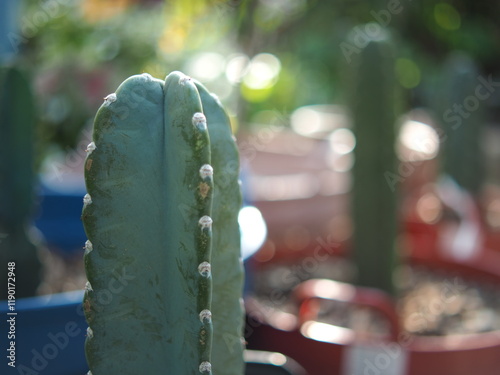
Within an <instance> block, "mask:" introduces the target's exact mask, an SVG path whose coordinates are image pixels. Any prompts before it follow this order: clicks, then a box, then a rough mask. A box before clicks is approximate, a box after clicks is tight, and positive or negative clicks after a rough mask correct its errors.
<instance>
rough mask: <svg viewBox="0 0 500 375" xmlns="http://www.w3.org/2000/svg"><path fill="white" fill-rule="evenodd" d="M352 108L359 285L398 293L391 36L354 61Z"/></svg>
mask: <svg viewBox="0 0 500 375" xmlns="http://www.w3.org/2000/svg"><path fill="white" fill-rule="evenodd" d="M351 65H352V66H351V68H352V69H351V73H352V74H351V76H350V77H351V88H352V92H351V95H350V110H351V112H352V119H353V124H354V133H355V136H356V147H355V150H354V156H355V162H354V167H353V179H354V187H353V195H352V214H353V222H354V249H353V250H354V251H353V256H354V260H355V264H356V266H357V269H358V276H357V282H358V284H359V285H362V286H368V287H375V288H379V289H381V290H384V291H386V292H388V293H391V294H392V293H393V292H394V290H393V281H392V277H393V271H394V267H395V265H396V262H397V259H396V251H395V243H394V241H395V238H396V230H397V213H396V205H397V199H398V197H397V192H395V191H394V188H391V186H390V185H389V184H388V182H387V181H386V178H385V176H386V174H387V172H391V173H392V172H394V171H395V170H397V158H396V154H395V141H396V128H395V126H396V125H395V122H396V113H395V109H396V104H395V101H396V100H397V98H396V95H395V88H396V85H395V77H394V53H393V50H392V47H391V42H390V40H389V35H388V34H385V33H384V35H383V38H378V39H373V40H370V41H369V42H368V43H367V45H366V46H365V47H364V48H363V49H361V51H360V52H359V54H358V55H356V56H354V57H353V61H352V63H351Z"/></svg>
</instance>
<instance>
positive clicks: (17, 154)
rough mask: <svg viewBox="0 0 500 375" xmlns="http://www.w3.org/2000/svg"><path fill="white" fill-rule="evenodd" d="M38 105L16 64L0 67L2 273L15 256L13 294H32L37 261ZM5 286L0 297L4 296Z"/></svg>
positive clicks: (37, 275)
mask: <svg viewBox="0 0 500 375" xmlns="http://www.w3.org/2000/svg"><path fill="white" fill-rule="evenodd" d="M35 125H36V110H35V102H34V97H33V94H32V91H31V87H30V83H29V80H28V78H27V77H26V75H25V74H24V73H23V72H22V71H21V70H19V69H18V68H16V67H12V66H5V67H1V68H0V139H1V140H2V147H0V264H2V265H4V266H2V269H1V270H0V277H1V280H2V282H3V283H6V282H7V263H8V262H15V263H16V266H15V274H16V276H17V280H16V297H17V298H19V297H28V296H33V295H34V294H35V291H36V288H37V287H38V284H39V282H40V269H41V264H40V260H39V259H38V254H37V247H36V246H35V245H34V244H33V242H32V240H31V238H30V237H31V236H30V234H29V227H30V225H31V223H30V220H31V216H32V214H33V205H34V196H35V195H34V182H35V174H34V166H33V156H34V146H33V143H34V130H35ZM6 297H7V287H5V288H2V290H1V292H0V299H6Z"/></svg>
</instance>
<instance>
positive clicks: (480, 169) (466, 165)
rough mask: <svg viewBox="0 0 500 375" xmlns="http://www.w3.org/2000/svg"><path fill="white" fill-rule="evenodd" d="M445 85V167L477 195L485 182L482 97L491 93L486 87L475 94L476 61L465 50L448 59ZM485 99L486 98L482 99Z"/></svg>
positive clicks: (442, 153) (463, 185)
mask: <svg viewBox="0 0 500 375" xmlns="http://www.w3.org/2000/svg"><path fill="white" fill-rule="evenodd" d="M443 76H444V84H443V86H442V90H441V92H440V96H441V100H440V101H439V102H440V104H441V109H440V111H439V112H440V113H442V114H443V115H442V119H441V120H442V121H441V122H442V125H443V130H444V133H445V138H444V140H443V142H442V150H441V151H442V152H441V156H442V158H443V163H442V170H443V172H444V173H446V174H447V175H449V176H450V177H452V178H453V179H454V180H455V181H456V182H457V183H458V184H459V185H460V186H462V187H463V188H464V189H466V190H467V191H469V192H470V193H472V194H478V193H479V190H480V188H481V186H482V183H483V182H484V176H485V170H484V155H483V151H482V148H481V132H482V129H483V121H484V107H485V104H484V103H483V102H481V100H480V99H481V97H482V96H483V95H484V94H486V98H487V97H489V96H490V92H489V91H488V90H487V89H486V88H483V90H484V92H483V91H480V93H481V95H478V94H476V93H477V91H476V88H477V86H478V85H479V84H480V82H479V81H478V79H477V78H478V76H479V71H478V69H477V67H476V65H475V64H474V62H473V60H472V59H471V58H470V57H469V56H467V55H466V54H464V53H462V52H454V53H453V54H451V55H450V56H449V58H448V59H447V61H446V63H445V66H444V71H443ZM482 100H484V98H483V99H482Z"/></svg>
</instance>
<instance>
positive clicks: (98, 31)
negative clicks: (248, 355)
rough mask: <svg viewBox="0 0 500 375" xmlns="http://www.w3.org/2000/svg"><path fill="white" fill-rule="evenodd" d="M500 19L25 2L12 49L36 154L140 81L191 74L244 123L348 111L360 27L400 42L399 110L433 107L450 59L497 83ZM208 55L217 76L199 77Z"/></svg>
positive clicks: (372, 5)
mask: <svg viewBox="0 0 500 375" xmlns="http://www.w3.org/2000/svg"><path fill="white" fill-rule="evenodd" d="M499 11H500V3H497V2H473V1H466V0H450V1H444V0H443V1H438V0H422V1H418V2H415V1H410V0H400V1H396V0H390V1H361V0H339V1H335V2H329V1H320V0H185V1H182V0H165V1H161V0H157V1H154V0H149V1H139V0H135V1H134V0H115V1H109V0H66V1H64V0H48V1H38V0H26V1H25V4H24V10H23V13H22V17H21V35H20V36H19V38H18V44H19V47H20V49H21V51H22V54H23V56H24V59H25V60H26V61H27V62H28V63H29V65H31V67H32V69H33V70H34V72H35V76H36V89H37V91H38V98H39V101H40V103H39V104H40V108H41V112H42V118H41V124H40V132H39V133H40V137H39V138H40V140H41V141H42V145H43V146H42V149H47V146H48V145H54V144H56V145H59V147H60V148H63V149H65V148H67V147H74V146H75V145H76V144H77V139H78V135H79V132H80V131H81V129H82V127H83V126H84V125H85V124H86V123H88V121H89V120H90V117H91V116H92V114H93V113H94V112H95V108H97V107H98V105H99V104H100V102H101V100H102V97H103V96H104V95H106V94H107V93H109V91H110V89H111V88H112V87H116V86H117V84H118V83H119V82H121V81H122V80H123V79H124V78H125V77H128V76H130V75H132V74H136V73H140V72H143V71H148V72H150V73H151V74H152V75H154V76H156V77H159V78H163V76H164V75H165V74H166V73H167V72H169V71H172V70H184V71H186V70H187V73H188V74H189V73H191V74H192V75H193V76H194V77H195V78H197V79H199V80H201V81H203V82H204V83H205V84H206V85H207V86H208V87H209V88H210V89H211V90H212V91H214V92H216V93H217V94H218V95H219V96H220V97H221V100H222V101H223V102H225V103H226V104H227V106H228V107H229V109H230V112H232V113H233V114H238V115H239V116H238V117H239V123H240V125H241V124H247V123H249V122H252V119H253V118H254V117H255V116H256V115H258V113H259V112H260V111H263V110H278V111H279V112H280V113H281V114H282V115H285V116H286V115H287V114H288V113H290V112H291V111H292V110H294V109H295V108H297V107H299V106H302V105H308V104H318V103H332V102H344V101H345V95H344V92H345V82H343V76H344V73H345V72H344V70H343V68H342V65H343V64H345V60H346V56H345V51H343V50H342V48H341V45H342V43H343V42H345V41H346V40H347V35H348V32H349V31H350V30H352V29H353V27H355V26H356V25H361V24H364V23H367V22H372V23H373V25H374V26H373V27H374V28H373V30H376V27H379V28H385V27H387V28H390V29H393V31H394V33H395V35H399V37H398V38H397V55H398V56H397V62H396V66H395V69H396V71H395V74H396V77H397V79H398V81H399V82H400V84H401V85H402V86H403V87H405V88H407V89H408V95H406V96H405V98H406V99H405V100H407V105H406V107H407V108H410V107H415V106H419V105H430V106H433V103H434V102H435V101H436V97H435V94H434V93H435V92H436V90H435V88H436V86H437V85H439V82H440V81H439V75H440V66H441V65H442V63H443V62H444V61H445V59H446V57H447V56H448V55H449V53H450V52H451V51H453V50H462V51H464V52H465V53H467V54H468V55H469V56H471V58H472V59H473V60H475V61H476V63H477V64H478V67H479V71H480V72H481V73H484V74H490V73H493V74H495V73H498V69H499V67H500V64H499V59H500V55H499V53H498V52H497V51H500V38H498V35H499V34H500V24H499V23H498V22H497V20H496V15H497V14H499ZM360 32H361V33H362V32H363V30H360ZM360 35H361V34H360ZM360 38H362V36H360ZM201 53H205V55H201ZM206 53H212V54H213V53H215V54H216V55H210V56H211V58H212V60H210V61H212V62H211V64H212V65H213V64H217V61H218V64H219V65H220V66H222V68H220V69H218V70H217V69H215V70H214V69H212V72H213V74H212V76H210V77H203V76H201V77H200V76H197V74H198V72H199V71H200V69H199V68H196V66H197V64H198V66H200V65H202V66H205V67H206V66H207V61H208V60H207V59H208V58H209V57H210V56H209V55H207V54H206ZM262 53H267V54H271V55H272V56H274V57H276V58H277V60H278V62H279V66H278V67H277V68H276V67H275V68H276V69H275V68H273V69H275V70H274V72H271V73H269V71H270V68H269V66H268V67H267V68H266V66H265V65H266V62H265V61H264V63H262V61H260V62H259V61H257V62H255V61H253V60H252V58H254V57H255V56H257V55H259V54H262ZM214 56H215V57H217V56H218V57H217V59H215V60H214V59H213V57H214ZM220 57H222V59H220ZM261 57H262V56H261ZM264 57H265V56H264ZM238 59H239V60H238ZM254 62H255V64H254ZM238 64H239V65H238ZM186 67H187V68H188V69H186ZM230 67H231V69H232V70H231V71H229V68H230ZM189 68H192V69H189ZM254 68H255V69H254ZM238 69H239V70H238ZM252 69H254V70H253V71H252ZM266 69H267V73H266ZM190 70H191V71H190ZM271 70H272V69H271ZM231 72H232V73H231ZM235 72H236V73H235ZM238 72H239V73H238ZM237 73H238V74H239V76H238V74H237ZM245 73H246V74H245ZM231 74H232V76H231ZM235 74H236V75H235ZM252 74H253V75H254V76H255V75H257V77H259V76H260V77H262V76H266V74H268V76H267V78H268V79H267V80H265V79H264V80H260V81H259V80H258V79H253V80H252V78H251V76H252ZM221 77H226V78H227V79H226V80H221ZM231 77H232V78H231ZM235 77H236V78H235ZM221 82H222V83H221Z"/></svg>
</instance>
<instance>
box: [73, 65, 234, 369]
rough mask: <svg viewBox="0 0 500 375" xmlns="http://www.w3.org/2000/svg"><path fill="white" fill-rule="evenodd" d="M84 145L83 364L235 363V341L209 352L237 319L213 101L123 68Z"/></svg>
mask: <svg viewBox="0 0 500 375" xmlns="http://www.w3.org/2000/svg"><path fill="white" fill-rule="evenodd" d="M207 123H208V128H207ZM211 138H213V140H211ZM88 153H89V155H88V156H87V160H86V164H85V180H86V185H87V191H88V194H87V195H86V196H85V198H84V209H83V213H82V219H83V222H84V226H85V230H86V233H87V236H88V239H89V241H88V242H87V243H86V254H85V267H86V272H87V277H88V280H89V283H88V285H87V290H86V293H85V297H84V311H85V314H86V318H87V321H88V324H89V332H88V335H87V341H86V355H87V361H88V363H89V367H90V370H91V371H92V374H93V375H100V374H106V375H112V374H139V373H148V374H155V373H169V374H179V375H181V374H186V375H187V374H200V373H202V374H212V373H214V374H233V375H234V374H239V373H242V371H243V359H242V355H241V354H242V349H241V348H240V350H239V353H235V360H233V361H232V363H230V362H231V361H227V360H224V361H222V360H221V359H224V356H221V355H220V354H218V352H217V351H218V350H220V351H222V352H224V353H225V355H226V356H227V355H228V349H227V345H226V344H225V343H224V342H221V340H220V338H219V336H220V334H221V332H223V330H224V329H226V330H227V331H228V332H231V333H232V334H235V335H238V336H241V330H242V326H241V324H242V310H241V307H240V306H239V297H240V295H241V290H242V269H241V267H240V265H239V256H240V255H239V229H238V224H237V221H236V218H237V213H238V210H239V205H240V199H241V198H240V192H239V187H238V173H237V170H236V171H234V172H233V173H229V174H227V173H225V169H224V168H225V167H226V166H227V165H229V164H231V163H236V165H237V163H238V155H237V152H236V148H235V144H234V141H233V140H232V135H231V130H230V127H229V123H228V121H227V117H226V115H225V113H224V111H223V109H222V108H221V107H220V105H219V104H218V102H217V101H216V99H215V98H214V97H212V96H211V95H210V94H208V93H207V92H206V90H205V89H204V88H203V87H202V86H201V85H200V84H198V83H196V82H195V81H194V80H192V79H190V78H188V77H187V76H185V75H183V74H182V73H179V72H173V73H171V74H170V75H168V76H167V78H166V80H165V82H163V81H161V80H157V79H154V78H152V77H151V76H150V75H148V74H143V75H138V76H133V77H130V78H129V79H127V80H126V81H125V82H123V83H122V84H121V85H120V87H119V88H118V89H117V91H116V93H114V94H111V95H109V96H108V97H107V98H106V99H105V102H104V104H103V105H102V106H101V108H100V109H99V111H98V113H97V116H96V119H95V124H94V135H93V142H92V143H91V144H90V145H89V148H88ZM212 155H213V157H212ZM218 179H219V180H220V181H226V182H225V184H224V185H223V186H219V185H220V182H217V180H218ZM214 181H215V183H216V186H215V188H214ZM218 184H219V185H218ZM218 189H219V191H218ZM217 197H218V198H217ZM212 201H213V203H214V204H218V203H219V204H220V203H222V204H221V206H222V207H217V208H216V207H214V209H212V206H213V204H212ZM217 202H218V203H217ZM214 206H215V205H214ZM212 233H214V234H213V235H212ZM212 237H213V238H212ZM235 265H236V267H235ZM233 268H234V270H233ZM228 275H234V276H231V280H233V281H234V282H233V284H231V285H225V284H224V283H225V280H226V277H228ZM221 281H222V284H224V285H221ZM219 288H220V289H221V290H219ZM212 299H213V302H212ZM235 306H237V308H235ZM223 313H224V314H226V315H222V314H223ZM221 318H222V319H225V321H224V322H223V321H222V320H221ZM213 330H214V331H215V335H213V334H212V332H213ZM218 330H220V332H218Z"/></svg>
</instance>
